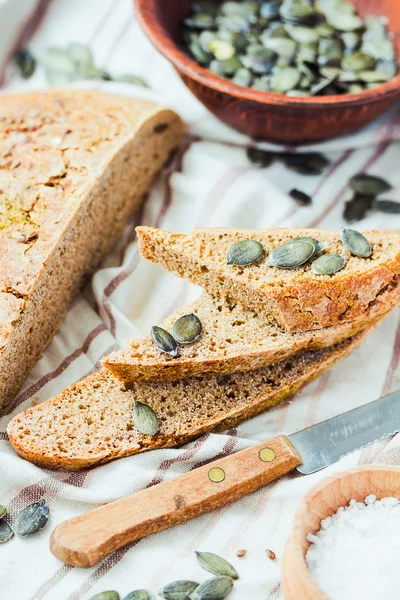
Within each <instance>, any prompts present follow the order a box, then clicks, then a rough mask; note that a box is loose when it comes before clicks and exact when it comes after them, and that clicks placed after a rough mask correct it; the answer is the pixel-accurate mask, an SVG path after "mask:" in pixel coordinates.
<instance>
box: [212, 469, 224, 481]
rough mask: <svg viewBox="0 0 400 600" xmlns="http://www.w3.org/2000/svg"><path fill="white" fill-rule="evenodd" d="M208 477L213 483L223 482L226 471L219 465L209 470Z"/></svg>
mask: <svg viewBox="0 0 400 600" xmlns="http://www.w3.org/2000/svg"><path fill="white" fill-rule="evenodd" d="M208 479H209V480H210V481H212V482H213V483H221V481H224V479H225V471H224V470H223V469H220V468H219V467H214V468H213V469H210V470H209V471H208Z"/></svg>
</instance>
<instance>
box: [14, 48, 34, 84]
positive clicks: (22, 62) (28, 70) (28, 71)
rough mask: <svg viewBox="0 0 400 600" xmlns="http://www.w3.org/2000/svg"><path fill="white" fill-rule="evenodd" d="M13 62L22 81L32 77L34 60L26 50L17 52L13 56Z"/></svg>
mask: <svg viewBox="0 0 400 600" xmlns="http://www.w3.org/2000/svg"><path fill="white" fill-rule="evenodd" d="M14 61H15V64H16V65H17V67H18V70H19V73H20V75H21V77H22V78H23V79H29V78H30V77H32V75H33V74H34V72H35V70H36V59H35V58H34V56H33V54H32V53H31V52H30V51H29V50H28V49H27V48H24V49H23V50H19V51H18V52H17V53H16V54H15V56H14Z"/></svg>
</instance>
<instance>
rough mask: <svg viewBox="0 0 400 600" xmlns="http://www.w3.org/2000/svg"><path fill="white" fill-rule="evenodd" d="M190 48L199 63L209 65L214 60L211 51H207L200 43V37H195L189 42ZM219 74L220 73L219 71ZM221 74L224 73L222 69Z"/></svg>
mask: <svg viewBox="0 0 400 600" xmlns="http://www.w3.org/2000/svg"><path fill="white" fill-rule="evenodd" d="M189 50H190V52H191V53H192V54H193V56H194V58H195V59H196V60H197V62H198V63H200V64H201V65H204V66H209V65H210V63H211V60H212V54H211V52H206V51H205V50H204V49H203V48H202V46H201V45H200V42H199V39H198V38H193V39H192V41H191V42H190V43H189ZM217 74H219V73H217ZM220 74H221V75H223V74H224V73H223V70H222V69H221V73H220Z"/></svg>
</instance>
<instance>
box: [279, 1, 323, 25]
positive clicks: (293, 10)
mask: <svg viewBox="0 0 400 600" xmlns="http://www.w3.org/2000/svg"><path fill="white" fill-rule="evenodd" d="M279 12H280V15H281V18H282V20H283V21H286V22H289V23H308V22H310V21H312V19H313V16H314V10H313V8H312V7H311V6H310V5H308V4H306V3H305V2H296V1H294V0H285V1H284V2H283V4H282V5H281V8H280V11H279Z"/></svg>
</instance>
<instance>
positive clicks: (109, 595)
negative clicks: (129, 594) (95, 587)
mask: <svg viewBox="0 0 400 600" xmlns="http://www.w3.org/2000/svg"><path fill="white" fill-rule="evenodd" d="M90 600H120V595H119V594H118V592H115V591H113V590H109V591H108V592H100V594H95V595H94V596H92V597H91V598H90Z"/></svg>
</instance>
